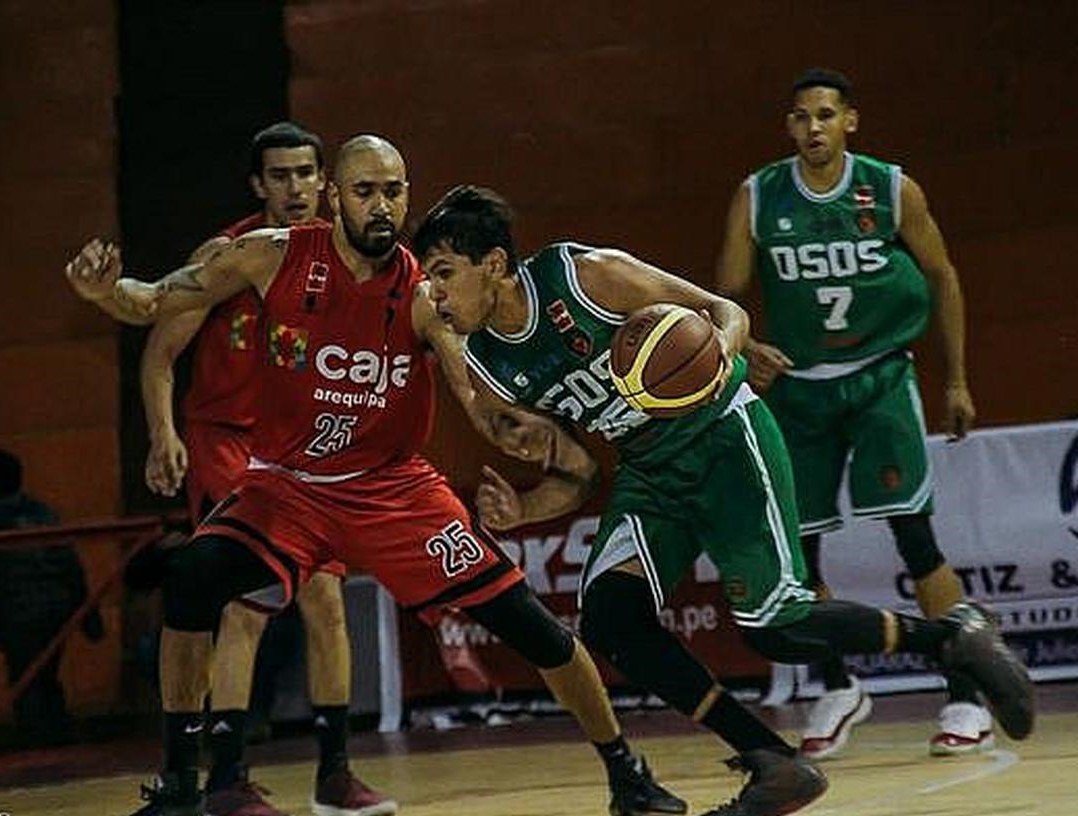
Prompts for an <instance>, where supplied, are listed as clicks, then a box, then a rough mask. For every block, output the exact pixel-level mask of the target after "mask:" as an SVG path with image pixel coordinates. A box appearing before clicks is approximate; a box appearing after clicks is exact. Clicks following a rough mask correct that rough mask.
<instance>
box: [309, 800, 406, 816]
mask: <svg viewBox="0 0 1078 816" xmlns="http://www.w3.org/2000/svg"><path fill="white" fill-rule="evenodd" d="M396 812H397V803H396V802H394V801H393V800H392V799H387V800H386V801H384V802H379V803H378V804H377V805H368V806H367V807H361V808H340V807H336V806H335V805H323V804H321V803H320V802H316V801H314V800H313V799H312V800H311V813H312V814H313V816H394V814H396Z"/></svg>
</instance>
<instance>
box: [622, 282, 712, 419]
mask: <svg viewBox="0 0 1078 816" xmlns="http://www.w3.org/2000/svg"><path fill="white" fill-rule="evenodd" d="M725 368H726V361H725V359H724V358H723V355H722V346H721V345H720V344H719V336H718V332H717V330H716V328H715V326H714V324H713V323H712V322H711V321H710V320H708V319H707V318H706V317H704V316H703V315H701V314H700V313H699V312H694V311H693V310H692V309H689V308H687V307H685V306H678V305H675V304H673V303H655V304H652V305H651V306H646V307H645V308H643V309H640V310H638V311H636V312H633V314H632V315H630V316H629V319H628V320H626V321H625V323H624V324H623V325H622V326H621V327H620V328H619V329H618V330H617V332H616V333H615V334H614V342H613V343H612V345H611V351H610V375H611V378H612V379H613V381H614V387H615V388H617V389H618V393H620V394H621V395H622V396H623V397H624V398H625V401H626V402H627V403H628V404H629V407H630V408H633V409H635V410H637V411H643V412H644V413H646V414H649V415H650V416H654V417H676V416H681V415H682V414H687V413H689V412H690V411H692V410H693V409H694V408H696V407H697V406H699V405H700V404H701V403H704V402H706V401H707V400H709V399H711V396H712V394H713V393H714V391H715V387H716V386H717V385H718V383H719V380H720V379H721V378H722V375H723V371H724V370H725Z"/></svg>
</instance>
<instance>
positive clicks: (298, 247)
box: [67, 136, 686, 816]
mask: <svg viewBox="0 0 1078 816" xmlns="http://www.w3.org/2000/svg"><path fill="white" fill-rule="evenodd" d="M334 176H335V178H334V182H333V183H332V184H331V185H330V186H329V201H330V204H331V207H332V210H333V214H334V223H333V226H332V227H324V226H318V225H313V226H298V227H293V228H291V229H289V230H283V229H276V230H264V231H260V232H257V233H252V234H249V235H247V236H244V237H241V238H239V239H237V240H235V241H233V242H232V243H230V244H229V245H228V246H227V247H225V248H224V249H222V251H221V252H220V253H218V254H217V255H215V256H214V257H213V258H211V259H210V260H208V261H207V262H206V263H205V264H195V265H191V266H187V267H184V268H183V269H180V270H177V271H176V272H174V273H172V274H171V275H168V276H167V277H165V278H163V279H161V280H160V281H158V282H157V283H155V284H145V283H140V282H138V281H135V280H133V279H130V278H124V279H120V280H117V278H118V276H119V273H120V262H119V254H118V251H117V250H116V248H115V247H112V246H109V245H105V244H103V243H102V242H100V241H98V240H95V241H92V242H90V243H89V244H87V246H86V247H84V248H83V250H82V252H81V253H80V254H79V256H78V257H77V258H76V259H75V260H73V261H72V262H71V263H70V264H69V265H68V269H67V275H68V279H69V281H70V282H71V284H72V286H73V287H74V288H75V289H76V291H78V292H79V293H80V294H81V295H82V296H83V297H85V298H87V299H89V300H92V301H95V302H98V303H99V305H101V306H102V308H105V309H106V311H109V312H110V313H112V314H114V315H118V316H120V317H121V318H122V319H125V320H127V321H128V322H141V321H144V320H146V319H153V318H155V317H162V316H166V315H169V314H174V313H178V312H180V311H184V310H186V309H193V308H206V307H207V306H210V305H212V304H215V303H219V302H221V301H223V300H225V299H227V298H229V297H232V296H233V295H235V294H236V293H237V292H239V291H241V290H243V289H244V288H246V287H248V286H253V287H254V288H255V289H256V290H257V291H258V292H259V294H260V295H261V296H262V301H263V305H262V308H263V312H262V315H263V320H264V321H265V328H266V333H267V338H266V344H267V354H266V355H265V359H264V362H263V364H262V370H261V374H260V388H261V389H262V390H261V397H260V400H259V410H260V413H259V416H258V419H257V421H256V424H255V429H254V443H253V451H252V460H251V463H252V464H251V467H249V468H248V470H247V471H246V472H245V473H244V475H243V476H242V477H241V479H240V481H239V483H238V485H237V486H236V488H235V489H234V490H233V491H232V492H231V493H230V495H229V496H228V497H227V498H226V499H225V500H224V501H223V502H221V504H219V505H218V506H217V507H216V508H215V509H214V510H213V512H212V513H211V514H210V515H209V516H208V517H207V518H205V519H204V520H203V522H202V523H201V524H200V525H199V527H198V529H197V530H196V531H195V536H194V539H193V540H192V542H191V544H190V545H188V546H187V547H184V548H182V549H181V550H179V551H178V552H177V555H176V556H175V557H174V558H173V559H171V560H170V562H169V572H168V575H167V577H166V580H165V585H164V589H165V624H166V626H165V630H164V633H163V636H162V660H161V669H162V686H163V694H164V695H165V696H166V699H170V700H172V701H173V704H172V705H171V706H170V707H168V708H167V709H166V711H167V713H166V763H165V769H164V772H163V774H162V785H161V786H160V787H159V788H158V789H157V790H156V791H154V792H153V793H152V796H153V802H152V804H153V805H154V806H156V807H158V810H156V811H153V812H154V813H162V814H164V815H165V816H193V815H194V814H201V813H203V810H202V806H201V804H200V798H199V795H198V785H197V768H196V756H195V754H196V751H197V741H196V740H195V739H193V738H192V736H191V734H190V731H191V729H192V728H197V725H196V724H197V722H198V713H197V711H198V709H197V705H198V701H200V700H201V699H202V697H203V696H204V694H205V691H206V686H207V684H208V681H209V669H210V665H211V660H212V649H213V644H212V630H213V626H214V624H215V623H216V621H217V618H218V616H219V614H220V610H221V608H222V607H223V606H224V605H225V604H226V603H227V602H229V601H231V600H233V599H235V598H237V597H241V596H243V595H245V594H248V593H251V592H254V591H258V590H263V589H265V588H268V587H275V586H276V587H280V588H282V589H283V593H282V594H283V598H282V600H285V601H286V600H287V599H289V598H290V597H291V596H292V594H293V592H294V591H295V588H296V586H297V585H299V584H301V583H302V582H303V581H304V580H306V579H307V578H308V577H309V576H310V574H311V572H312V571H313V570H315V569H317V568H318V567H319V566H320V565H321V564H323V563H325V562H326V561H327V560H329V559H332V558H337V559H339V560H341V561H343V562H344V563H345V564H346V565H347V566H348V567H349V568H350V569H355V570H362V571H364V572H367V573H370V574H372V575H374V576H375V577H376V578H377V579H378V580H379V581H380V582H381V583H382V584H383V585H384V586H386V588H387V589H389V591H390V592H392V593H393V594H394V595H395V596H396V598H397V600H398V601H399V602H400V603H401V604H402V605H404V606H405V607H407V608H410V609H412V610H414V611H415V612H417V613H418V614H419V615H420V616H421V617H422V618H424V619H425V620H427V621H433V620H436V619H437V618H438V616H439V615H440V614H441V612H442V611H443V610H445V609H453V608H458V609H462V610H464V611H466V612H467V613H468V614H469V615H471V617H473V618H474V619H475V620H476V621H478V622H479V623H481V624H483V625H484V626H486V627H487V628H488V629H490V630H491V631H492V632H493V633H494V634H495V635H497V636H498V637H500V638H501V639H502V640H503V641H504V642H506V643H507V644H508V645H509V646H511V647H512V648H514V649H515V650H516V651H517V652H519V653H520V654H521V655H522V656H524V657H525V658H527V659H528V660H529V661H530V662H531V663H532V664H533V665H535V666H536V667H537V668H538V670H539V672H540V674H541V675H542V677H543V679H544V680H545V681H546V683H547V685H548V686H549V687H550V689H551V691H552V692H553V693H554V695H555V696H556V697H557V698H558V700H559V701H560V702H561V703H562V704H563V705H564V706H565V707H566V708H567V709H568V710H569V711H570V712H572V713H573V714H574V716H575V717H576V718H577V720H578V721H579V722H580V724H581V726H582V728H583V730H584V731H585V733H586V734H587V736H588V738H589V739H590V740H591V741H592V742H593V743H594V744H595V746H596V748H597V750H598V752H599V754H600V756H601V757H602V759H603V761H604V763H605V765H606V768H607V771H608V777H609V783H610V790H611V795H612V801H611V803H610V812H611V813H612V814H614V816H637V815H639V814H660V813H684V812H685V810H686V805H685V803H684V802H683V801H681V800H680V799H678V798H676V797H674V796H672V795H671V794H669V793H668V792H666V791H665V790H664V789H663V788H662V787H660V786H659V785H657V784H656V783H655V782H654V781H653V780H652V778H651V775H650V772H649V771H648V769H647V766H646V765H644V763H643V762H642V761H641V760H640V759H638V758H636V757H634V756H633V755H632V754H631V753H630V752H629V749H628V746H627V745H626V743H625V740H624V738H623V737H622V735H621V733H620V728H619V726H618V724H617V721H616V719H615V718H614V715H613V711H612V709H611V707H610V702H609V700H608V698H607V697H606V694H605V691H604V690H603V687H602V684H601V681H600V678H599V675H598V672H597V671H596V669H595V665H594V664H593V663H592V661H591V657H590V656H589V655H588V653H587V652H586V651H585V650H584V648H583V646H582V645H581V644H580V643H579V642H578V641H577V639H576V638H575V637H574V636H573V635H572V633H571V632H570V631H569V630H568V629H567V628H566V627H565V626H564V625H563V624H561V623H560V622H559V621H558V620H557V619H556V618H555V617H554V616H553V615H551V613H550V612H549V611H548V610H547V609H546V608H545V607H543V606H542V605H541V604H540V603H539V601H538V600H537V599H536V597H535V595H534V594H533V593H532V592H531V590H530V589H528V587H527V585H526V583H525V582H524V576H523V574H522V573H521V571H520V570H519V569H518V568H517V567H516V566H515V565H513V564H512V563H511V562H510V561H509V560H508V559H507V558H506V556H505V555H504V554H503V553H502V551H501V550H500V549H499V548H498V546H497V544H496V543H495V542H494V541H493V540H492V539H491V538H490V537H489V535H488V533H487V532H486V531H485V530H484V529H483V528H482V527H480V526H478V525H476V524H475V523H474V522H473V521H472V519H471V517H470V514H469V512H468V511H467V510H466V509H465V507H464V506H463V504H462V503H461V502H460V500H459V499H457V497H456V496H455V495H454V494H453V492H452V491H451V490H450V488H449V486H448V484H447V483H446V481H445V479H444V477H442V476H441V474H439V473H438V472H437V471H436V470H434V468H433V467H432V466H431V465H430V464H429V463H427V462H426V460H424V459H423V458H422V457H421V456H419V454H418V451H419V450H420V448H421V447H422V446H423V444H424V443H425V441H426V439H427V437H428V435H429V432H430V428H431V424H432V421H433V418H434V406H433V385H434V383H433V376H434V373H433V365H434V361H433V359H432V355H430V354H429V352H430V351H431V350H433V351H434V354H435V355H436V356H437V358H438V359H439V360H440V361H441V363H442V365H443V369H444V373H445V375H446V376H447V378H448V380H449V383H450V386H451V387H452V388H453V390H454V392H455V393H456V395H457V396H458V397H459V398H460V399H461V400H462V401H463V402H464V403H465V404H466V405H468V404H470V403H471V398H472V392H471V388H470V385H469V384H468V379H467V374H466V371H465V369H464V366H463V359H462V355H461V349H460V341H459V338H457V336H456V335H454V334H453V333H452V331H451V330H450V328H449V327H448V326H447V325H446V324H445V323H444V322H443V321H442V320H441V319H439V317H438V316H437V314H436V312H435V310H434V307H433V305H432V303H431V301H430V299H429V297H428V295H427V292H426V283H425V282H423V281H422V275H421V272H420V270H419V266H418V264H417V262H416V260H415V257H414V256H413V255H412V254H411V253H410V252H409V251H408V250H407V249H405V248H404V247H402V246H400V244H399V243H398V234H399V231H400V229H401V227H402V225H403V223H404V218H405V214H406V211H407V202H408V182H407V177H406V173H405V166H404V161H403V159H402V158H401V156H400V154H399V153H398V152H397V150H396V149H395V148H394V147H393V146H392V145H391V144H389V143H388V142H386V141H385V140H384V139H381V138H380V137H375V136H357V137H355V138H353V139H351V140H349V141H348V142H346V143H345V144H344V145H342V147H341V148H340V151H339V153H338V157H337V162H336V166H335V173H334ZM114 284H115V285H114ZM106 304H107V305H106ZM314 812H315V813H316V814H318V813H319V812H320V811H319V810H318V809H317V808H315V811H314Z"/></svg>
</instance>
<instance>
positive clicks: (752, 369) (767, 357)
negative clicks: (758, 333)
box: [745, 343, 794, 393]
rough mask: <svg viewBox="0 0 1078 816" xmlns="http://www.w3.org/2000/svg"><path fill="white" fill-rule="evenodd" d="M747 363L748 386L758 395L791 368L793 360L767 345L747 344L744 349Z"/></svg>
mask: <svg viewBox="0 0 1078 816" xmlns="http://www.w3.org/2000/svg"><path fill="white" fill-rule="evenodd" d="M745 357H746V358H747V359H748V361H749V385H751V386H752V388H753V390H754V391H756V392H758V393H763V392H764V391H766V390H767V389H769V388H770V387H771V384H772V383H774V382H775V379H776V378H777V377H778V376H779V375H780V374H784V373H786V371H788V370H789V369H791V368H793V364H794V363H793V360H791V359H790V358H789V357H787V356H786V355H785V354H783V353H782V351H781V350H780V349H778V348H776V347H775V346H769V345H768V344H767V343H749V344H748V345H747V346H746V347H745Z"/></svg>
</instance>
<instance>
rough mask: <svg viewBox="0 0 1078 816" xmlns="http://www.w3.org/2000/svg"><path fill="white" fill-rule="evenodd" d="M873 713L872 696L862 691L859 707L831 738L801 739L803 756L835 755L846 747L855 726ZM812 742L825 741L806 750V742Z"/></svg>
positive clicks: (818, 757)
mask: <svg viewBox="0 0 1078 816" xmlns="http://www.w3.org/2000/svg"><path fill="white" fill-rule="evenodd" d="M871 713H872V697H871V696H869V695H868V694H865V693H863V692H862V694H861V699H860V701H859V702H858V703H857V708H855V709H854V710H853V712H851V713H850V714H848V715H847V716H846V718H845V719H843V721H842V722H841V723H840V724H839V727H838V730H837V731H836V732H835V735H834V736H833V737H832V738H831V739H830V740H823V739H811V738H810V739H808V740H801V747H800V749H799V750H800V752H801V756H803V757H805V758H806V759H811V760H820V759H827V758H828V757H833V756H834V755H835V754H837V753H839V752H840V751H841V750H842V749H843V748H845V747H846V743H847V742H849V739H850V732H851V731H853V727H854V726H855V725H857V724H858V723H863V722H864V721H865V720H867V719H868V715H869V714H871ZM812 742H824V743H825V745H824V747H822V748H820V749H818V750H815V751H814V750H811V749H809V750H806V749H805V744H806V743H812Z"/></svg>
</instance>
